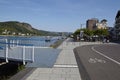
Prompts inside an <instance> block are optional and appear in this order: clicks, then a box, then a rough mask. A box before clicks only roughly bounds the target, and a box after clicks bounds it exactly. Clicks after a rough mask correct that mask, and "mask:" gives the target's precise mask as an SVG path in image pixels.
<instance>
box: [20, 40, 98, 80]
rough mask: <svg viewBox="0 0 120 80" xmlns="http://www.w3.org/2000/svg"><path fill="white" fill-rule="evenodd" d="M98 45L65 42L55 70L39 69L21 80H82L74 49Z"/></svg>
mask: <svg viewBox="0 0 120 80" xmlns="http://www.w3.org/2000/svg"><path fill="white" fill-rule="evenodd" d="M88 44H98V42H97V43H90V42H89V43H86V42H85V43H84V42H82V43H80V42H67V40H66V41H64V42H63V44H62V45H61V46H59V47H58V48H59V49H62V51H61V52H60V54H59V56H58V58H57V60H56V63H55V64H54V66H53V68H37V69H35V70H34V71H32V72H30V73H28V74H27V75H26V76H24V77H23V78H22V79H21V80H81V76H80V73H79V69H78V65H77V62H76V59H75V56H74V52H73V49H74V48H75V47H77V46H80V45H88Z"/></svg>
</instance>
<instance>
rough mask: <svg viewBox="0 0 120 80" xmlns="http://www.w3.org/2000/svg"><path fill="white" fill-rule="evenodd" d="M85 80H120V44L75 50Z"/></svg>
mask: <svg viewBox="0 0 120 80" xmlns="http://www.w3.org/2000/svg"><path fill="white" fill-rule="evenodd" d="M74 52H75V56H76V60H77V63H78V66H79V71H80V74H81V77H82V79H83V80H120V44H102V45H89V46H82V47H77V48H75V49H74Z"/></svg>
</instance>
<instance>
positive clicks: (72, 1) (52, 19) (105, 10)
mask: <svg viewBox="0 0 120 80" xmlns="http://www.w3.org/2000/svg"><path fill="white" fill-rule="evenodd" d="M118 10H120V0H0V22H5V21H19V22H26V23H29V24H31V25H32V26H33V27H34V28H36V29H39V30H46V31H55V32H74V31H75V30H77V29H79V28H80V25H81V24H82V26H83V27H85V26H86V21H87V20H88V19H91V18H98V19H99V21H100V20H102V19H106V20H107V21H108V26H111V27H112V26H113V24H114V22H115V16H116V14H117V11H118Z"/></svg>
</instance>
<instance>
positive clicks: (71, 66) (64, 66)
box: [54, 65, 78, 68]
mask: <svg viewBox="0 0 120 80" xmlns="http://www.w3.org/2000/svg"><path fill="white" fill-rule="evenodd" d="M54 67H61V68H77V67H78V66H77V65H54Z"/></svg>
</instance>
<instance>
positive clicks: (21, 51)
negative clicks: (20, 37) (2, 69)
mask: <svg viewBox="0 0 120 80" xmlns="http://www.w3.org/2000/svg"><path fill="white" fill-rule="evenodd" d="M0 41H4V49H3V50H0V57H2V58H4V59H5V60H6V62H7V63H8V62H9V59H12V60H20V61H23V64H24V65H25V63H26V61H30V62H34V46H18V45H17V46H15V45H14V41H13V43H12V44H11V43H10V44H9V43H8V39H2V40H0ZM2 44H3V43H2Z"/></svg>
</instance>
